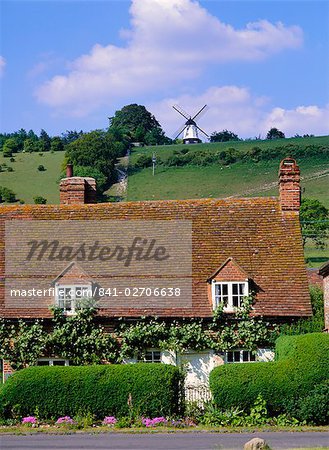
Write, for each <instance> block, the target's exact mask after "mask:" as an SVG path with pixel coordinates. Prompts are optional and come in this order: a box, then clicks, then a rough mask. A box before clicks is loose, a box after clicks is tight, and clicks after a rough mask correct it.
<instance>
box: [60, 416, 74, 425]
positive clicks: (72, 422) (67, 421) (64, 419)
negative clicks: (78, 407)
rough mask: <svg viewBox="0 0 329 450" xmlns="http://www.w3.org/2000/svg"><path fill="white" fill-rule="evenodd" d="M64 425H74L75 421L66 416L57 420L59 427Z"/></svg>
mask: <svg viewBox="0 0 329 450" xmlns="http://www.w3.org/2000/svg"><path fill="white" fill-rule="evenodd" d="M62 423H64V424H65V423H66V424H68V425H73V424H74V423H75V422H74V420H73V419H71V417H70V416H64V417H59V418H58V419H57V420H56V424H57V425H60V424H62Z"/></svg>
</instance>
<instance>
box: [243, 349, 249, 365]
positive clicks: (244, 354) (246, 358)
mask: <svg viewBox="0 0 329 450" xmlns="http://www.w3.org/2000/svg"><path fill="white" fill-rule="evenodd" d="M242 359H243V361H244V362H247V361H249V352H247V351H246V350H244V351H243V352H242Z"/></svg>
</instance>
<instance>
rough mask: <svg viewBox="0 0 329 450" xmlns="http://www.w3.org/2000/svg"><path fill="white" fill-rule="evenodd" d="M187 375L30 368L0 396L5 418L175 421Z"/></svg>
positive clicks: (112, 368)
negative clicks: (35, 414)
mask: <svg viewBox="0 0 329 450" xmlns="http://www.w3.org/2000/svg"><path fill="white" fill-rule="evenodd" d="M181 388H182V374H181V372H180V370H179V369H178V368H177V367H174V366H170V365H165V364H163V365H162V364H148V363H138V364H127V365H124V364H122V365H103V366H84V367H82V366H77V367H73V366H70V367H29V368H28V369H23V370H20V371H17V372H16V373H14V375H13V376H12V377H10V378H9V380H8V381H7V382H6V383H5V385H4V386H3V388H2V390H1V391H0V415H4V416H6V417H11V416H12V415H13V410H16V411H19V414H20V415H28V414H30V413H31V411H32V412H33V411H35V410H36V409H37V410H38V412H39V416H40V417H42V418H45V419H47V418H50V417H59V416H70V417H76V416H78V415H80V416H82V415H84V416H86V415H88V414H93V415H95V417H96V418H99V419H103V418H104V417H105V416H110V415H111V416H115V417H125V416H128V415H130V416H131V414H132V413H133V414H136V415H144V416H151V417H156V416H159V415H163V416H172V415H175V414H178V413H179V412H180V410H181V400H182V395H181Z"/></svg>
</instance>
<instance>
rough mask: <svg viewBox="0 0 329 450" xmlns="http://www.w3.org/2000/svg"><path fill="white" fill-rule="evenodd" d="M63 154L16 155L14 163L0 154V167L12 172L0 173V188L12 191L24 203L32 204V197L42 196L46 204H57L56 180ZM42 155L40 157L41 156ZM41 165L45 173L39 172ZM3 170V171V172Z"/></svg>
mask: <svg viewBox="0 0 329 450" xmlns="http://www.w3.org/2000/svg"><path fill="white" fill-rule="evenodd" d="M64 154H65V152H54V153H50V152H44V153H40V154H39V153H16V154H14V159H15V161H14V162H11V161H10V158H4V157H3V156H2V153H0V165H1V166H2V167H3V164H6V165H7V166H8V167H12V169H13V172H8V171H7V170H5V169H3V171H2V172H0V186H5V187H8V188H9V189H12V190H13V191H14V192H15V194H16V197H17V198H18V199H20V200H23V201H24V202H25V203H34V202H33V197H35V196H38V195H40V196H42V197H45V198H46V199H47V203H59V190H58V179H59V176H60V173H61V165H62V162H63V160H64ZM41 155H42V156H41ZM40 165H43V166H44V168H45V169H46V170H45V171H39V170H38V166H40ZM4 170H5V171H4Z"/></svg>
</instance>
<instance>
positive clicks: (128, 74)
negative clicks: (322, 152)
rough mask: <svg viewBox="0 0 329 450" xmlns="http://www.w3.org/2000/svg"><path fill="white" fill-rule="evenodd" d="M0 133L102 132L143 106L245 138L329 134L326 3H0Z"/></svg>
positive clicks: (173, 120)
mask: <svg viewBox="0 0 329 450" xmlns="http://www.w3.org/2000/svg"><path fill="white" fill-rule="evenodd" d="M1 18H2V19H1V50H0V55H1V59H0V68H1V81H0V82H1V131H2V132H11V131H14V130H17V129H19V128H22V127H23V128H25V129H27V130H28V129H31V128H32V129H33V130H35V131H36V132H39V131H40V129H41V128H44V129H46V130H47V131H48V133H49V134H51V135H55V134H60V133H62V132H64V131H65V130H71V129H77V130H80V129H83V130H84V131H89V130H92V129H96V128H105V127H106V126H107V124H108V120H107V117H108V116H112V115H113V114H114V112H115V111H116V110H117V109H120V108H121V107H122V106H124V105H126V104H129V103H139V104H143V105H145V106H146V107H147V108H148V109H149V110H150V111H151V112H152V113H153V114H154V115H155V116H156V118H157V119H158V120H159V121H160V123H161V125H162V126H163V128H164V129H165V131H166V132H167V134H168V135H169V136H171V135H172V133H173V132H174V131H175V130H176V129H177V128H179V126H180V125H181V120H180V116H178V115H177V113H176V112H175V111H174V110H173V109H172V107H171V106H172V105H173V104H179V105H181V106H182V107H183V109H184V110H186V111H188V112H191V113H193V112H195V111H197V110H198V109H199V108H201V106H203V104H205V103H207V104H208V105H209V107H210V108H209V110H208V111H207V113H206V114H205V115H204V116H203V117H202V118H201V119H200V122H199V125H200V126H201V127H202V128H203V129H205V130H206V131H207V132H208V133H211V132H213V131H215V130H217V131H219V130H222V129H229V130H232V131H234V132H236V133H237V134H239V136H241V137H244V138H247V137H253V136H258V135H259V134H260V135H262V136H264V135H265V134H266V131H267V130H268V129H269V128H270V127H272V126H277V127H278V128H280V129H281V130H283V131H284V132H285V133H286V135H287V136H293V135H294V134H296V133H299V134H304V133H313V134H316V135H324V134H329V130H328V128H329V57H328V55H329V2H327V1H297V0H292V1H275V0H274V1H268V0H262V1H248V0H244V1H234V0H233V1H221V0H208V1H199V2H198V1H194V0H132V1H128V0H127V1H126V0H116V1H114V0H107V1H88V0H84V1H81V0H72V1H64V0H58V1H52V0H43V1H29V0H25V1H24V0H21V1H16V0H2V1H1Z"/></svg>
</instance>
